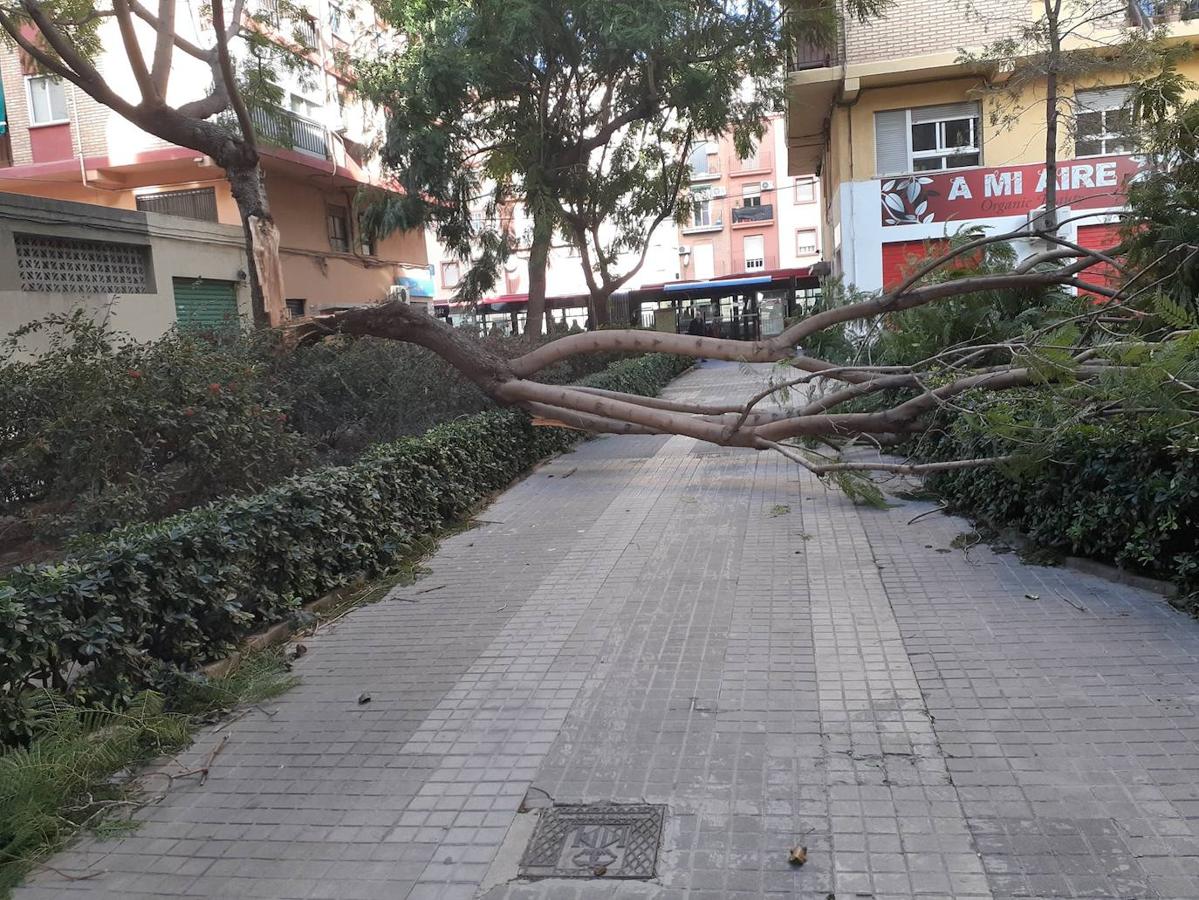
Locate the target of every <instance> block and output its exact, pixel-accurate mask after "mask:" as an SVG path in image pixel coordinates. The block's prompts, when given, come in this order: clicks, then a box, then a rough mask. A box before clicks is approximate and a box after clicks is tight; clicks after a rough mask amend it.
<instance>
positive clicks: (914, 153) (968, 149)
mask: <svg viewBox="0 0 1199 900" xmlns="http://www.w3.org/2000/svg"><path fill="white" fill-rule="evenodd" d="M940 105H941V104H931V106H940ZM929 108H930V107H929V106H910V107H908V108H907V109H904V110H903V114H904V122H905V127H904V142H905V143H904V148H903V150H904V154H905V157H906V165H905V168H904V170H903V171H902V172H878V173H876V174H877V175H878V176H879V177H880V178H888V177H893V176H896V175H915V174H935V173H937V172H961V171H964V170H966V169H977V168H980V167H982V165H983V164H984V162H985V159H984V156H983V135H982V108H981V106H980V104H978V103H977V101H975V103H974V109H975V115H973V116H970V117H969V120H970V122H971V126H970V128H971V137H972V143H971V144H970V145H969V146H965V145H963V146H961V147H947V146H945V125H946V123H948V122H960V121H962V120H963V119H965V118H966V117H965V116H946V117H944V118H939V119H926V120H924V121H920V122H916V121H913V116H912V113H914V112H919V111H920V110H923V109H929ZM890 112H898V110H879V112H877V113H875V116H876V117H877V116H878V115H880V114H881V113H890ZM916 125H935V126H936V128H937V143H938V145H939V146H938V147H936V148H934V149H932V150H914V149H913V148H912V144H913V134H912V129H913V128H914V127H915V126H916ZM874 140H875V159H876V160H877V159H878V155H879V148H878V143H877V142H878V120H877V118H876V119H875V124H874ZM967 153H976V154H978V162H976V163H972V164H970V165H967V166H946V165H942V166H941V167H940V168H937V169H917V168H916V160H919V159H940V160H941V161H942V163H944V162H947V161H948V160H949V158H950V157H952V156H962V155H965V154H967Z"/></svg>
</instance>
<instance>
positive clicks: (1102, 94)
mask: <svg viewBox="0 0 1199 900" xmlns="http://www.w3.org/2000/svg"><path fill="white" fill-rule="evenodd" d="M1128 101H1129V91H1128V88H1108V89H1106V90H1102V91H1079V92H1078V93H1076V94H1075V95H1074V102H1075V104H1076V107H1077V111H1076V114H1075V132H1076V133H1075V138H1074V155H1075V156H1105V155H1107V154H1109V153H1129V152H1131V150H1132V144H1131V141H1130V139H1129V130H1130V125H1131V124H1132V123H1131V118H1130V116H1129V104H1128Z"/></svg>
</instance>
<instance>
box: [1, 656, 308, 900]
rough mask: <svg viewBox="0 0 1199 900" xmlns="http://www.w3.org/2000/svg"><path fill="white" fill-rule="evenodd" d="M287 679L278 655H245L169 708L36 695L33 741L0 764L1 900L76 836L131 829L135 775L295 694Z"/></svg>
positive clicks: (177, 696)
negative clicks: (245, 708)
mask: <svg viewBox="0 0 1199 900" xmlns="http://www.w3.org/2000/svg"><path fill="white" fill-rule="evenodd" d="M290 669H291V666H290V664H289V663H288V662H287V660H286V659H285V658H284V655H283V653H282V652H281V651H278V650H270V651H263V652H260V653H254V654H249V655H247V656H246V657H245V658H244V659H243V660H242V661H241V663H240V664H239V665H238V666H237V667H235V668H234V669H233V671H231V672H229V673H228V674H227V675H225V676H223V677H221V678H213V679H206V678H203V677H201V676H187V677H186V678H181V679H180V681H179V682H178V683H177V684H176V685H175V686H174V687H173V688H172V690H171V692H170V695H169V698H168V697H164V696H163V695H162V694H159V693H155V692H153V691H143V692H142V693H140V694H138V695H137V696H136V697H134V698H133V701H132V702H131V703H130V704H129V705H128V707H127V708H125V709H123V710H121V711H120V712H114V711H111V710H102V709H89V708H84V707H81V706H78V705H75V704H72V703H69V702H68V701H67V700H65V699H64V698H63V697H62V696H61V695H58V694H56V693H54V692H52V691H41V692H37V693H34V694H31V695H30V697H29V700H28V703H29V706H30V712H31V722H32V725H33V737H32V739H31V740H30V742H29V744H28V745H27V746H25V747H20V748H16V749H12V750H9V751H8V752H6V753H5V754H4V755H3V756H0V897H8V896H10V895H11V892H12V890H13V889H14V888H15V887H17V885H19V884H20V883H21V881H22V880H23V879H24V878H25V876H26V875H27V874H28V873H29V871H30V870H31V869H33V868H34V867H35V866H36V865H37V864H38V863H40V862H42V861H43V860H45V859H46V858H47V857H49V856H50V855H52V854H53V853H54V852H55V851H57V850H59V849H61V848H62V847H63V846H65V845H66V844H67V842H68V841H70V840H71V838H73V837H74V836H75V835H76V834H79V833H80V832H82V831H92V832H94V833H95V834H97V835H99V836H101V837H116V836H119V835H121V834H125V833H128V832H129V831H131V830H133V829H135V828H136V827H137V823H136V822H135V821H134V820H133V819H132V818H131V816H132V814H133V813H134V812H135V811H136V810H137V808H138V807H140V806H141V805H142V804H143V803H144V802H145V800H146V798H145V797H144V796H142V795H141V794H140V792H139V790H138V788H137V786H136V785H135V784H134V782H133V781H131V779H130V778H129V776H130V775H131V774H132V772H133V771H134V770H136V769H137V767H139V766H141V765H143V764H145V763H148V762H150V761H151V760H154V759H157V758H160V757H163V756H169V755H171V754H174V753H177V752H178V751H179V750H181V749H183V748H184V747H186V746H188V745H189V744H190V743H191V740H192V736H193V734H194V732H195V730H196V729H197V728H199V727H200V726H202V725H206V724H210V723H211V722H213V721H215V720H216V719H218V718H220V717H221V716H223V715H225V714H227V713H228V712H229V711H230V710H232V709H233V708H234V707H235V706H238V705H241V704H245V703H250V704H253V703H261V702H263V701H264V700H268V699H270V698H272V697H277V696H279V694H281V693H283V692H284V691H286V690H287V689H288V688H290V687H291V686H292V685H293V684H295V681H296V678H295V676H294V675H292V674H291V671H290Z"/></svg>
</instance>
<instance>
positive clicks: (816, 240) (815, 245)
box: [795, 228, 820, 256]
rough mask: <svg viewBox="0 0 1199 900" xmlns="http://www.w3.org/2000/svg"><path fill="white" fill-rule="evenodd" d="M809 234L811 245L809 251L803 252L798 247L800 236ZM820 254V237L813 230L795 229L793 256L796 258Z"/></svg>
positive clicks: (801, 248)
mask: <svg viewBox="0 0 1199 900" xmlns="http://www.w3.org/2000/svg"><path fill="white" fill-rule="evenodd" d="M805 234H810V235H811V236H812V243H811V248H812V249H810V250H805V249H803V247H801V246H800V243H799V242H800V236H801V235H805ZM819 252H820V236H819V235H818V234H817V233H816V229H815V228H797V229H796V230H795V255H796V256H815V255H816V254H818V253H819Z"/></svg>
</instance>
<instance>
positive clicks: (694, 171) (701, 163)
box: [688, 141, 720, 178]
mask: <svg viewBox="0 0 1199 900" xmlns="http://www.w3.org/2000/svg"><path fill="white" fill-rule="evenodd" d="M688 162H689V164H690V166H691V177H692V178H707V177H709V176H714V175H719V174H720V157H719V156H717V155H716V145H715V144H713V143H712V142H711V141H703V142H701V143H700V144H699V145H698V146H696V148H695V149H694V150H692V151H691V158H690V159H689V160H688Z"/></svg>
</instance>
